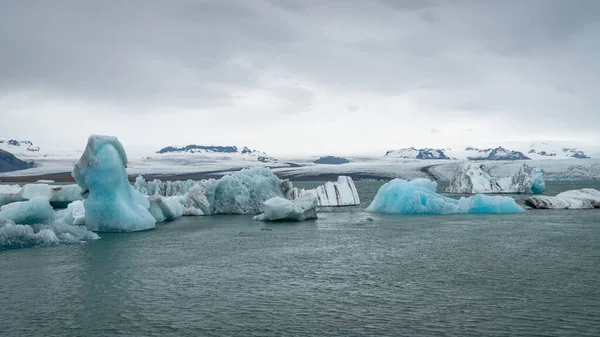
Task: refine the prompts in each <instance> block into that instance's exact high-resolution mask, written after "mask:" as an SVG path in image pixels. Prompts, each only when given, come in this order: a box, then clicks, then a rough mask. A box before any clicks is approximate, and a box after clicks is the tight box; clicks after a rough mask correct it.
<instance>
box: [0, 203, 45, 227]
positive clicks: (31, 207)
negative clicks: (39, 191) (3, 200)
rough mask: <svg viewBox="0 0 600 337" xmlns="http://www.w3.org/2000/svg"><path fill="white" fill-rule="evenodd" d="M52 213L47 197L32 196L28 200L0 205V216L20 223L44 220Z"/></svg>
mask: <svg viewBox="0 0 600 337" xmlns="http://www.w3.org/2000/svg"><path fill="white" fill-rule="evenodd" d="M53 214H54V210H53V209H52V206H50V203H49V202H48V199H46V198H44V197H34V198H32V199H31V200H28V201H18V202H13V203H11V204H8V205H4V206H2V207H0V218H3V219H8V220H12V221H14V222H15V223H17V224H20V225H27V224H35V223H41V222H44V221H46V220H48V219H50V217H52V215H53Z"/></svg>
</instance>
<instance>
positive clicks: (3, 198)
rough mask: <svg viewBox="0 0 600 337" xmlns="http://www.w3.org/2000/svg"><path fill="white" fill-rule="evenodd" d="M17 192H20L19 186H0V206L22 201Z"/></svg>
mask: <svg viewBox="0 0 600 337" xmlns="http://www.w3.org/2000/svg"><path fill="white" fill-rule="evenodd" d="M19 192H21V186H19V185H0V206H4V205H7V204H10V203H12V202H16V201H23V199H21V197H20V196H19Z"/></svg>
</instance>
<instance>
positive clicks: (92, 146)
mask: <svg viewBox="0 0 600 337" xmlns="http://www.w3.org/2000/svg"><path fill="white" fill-rule="evenodd" d="M126 165H127V156H126V154H125V150H124V149H123V146H122V145H121V143H120V142H119V140H118V139H117V138H116V137H109V136H97V135H92V136H90V137H89V139H88V144H87V146H86V148H85V151H84V153H83V155H82V156H81V158H80V159H79V162H78V163H77V164H76V165H75V167H74V168H73V172H72V176H73V178H75V181H76V182H77V184H78V185H79V186H80V187H81V189H82V192H81V193H82V195H83V196H84V198H86V200H85V201H84V207H85V224H86V226H87V227H88V228H89V229H91V230H94V231H122V232H129V231H140V230H146V229H151V228H154V226H155V223H156V221H155V220H154V217H153V216H152V214H150V212H149V211H148V208H150V203H149V202H148V199H146V197H145V196H143V195H142V194H140V193H139V192H138V191H136V190H135V189H134V188H133V187H132V186H131V185H130V184H129V181H128V180H127V173H126V171H125V166H126Z"/></svg>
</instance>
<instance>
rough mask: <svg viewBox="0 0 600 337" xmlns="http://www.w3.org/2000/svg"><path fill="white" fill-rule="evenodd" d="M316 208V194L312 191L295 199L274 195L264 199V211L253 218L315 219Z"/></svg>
mask: <svg viewBox="0 0 600 337" xmlns="http://www.w3.org/2000/svg"><path fill="white" fill-rule="evenodd" d="M316 208H317V196H316V195H315V194H312V193H307V194H305V195H303V196H301V197H299V198H297V199H295V200H288V199H285V198H281V197H275V198H271V199H269V200H267V201H265V212H264V213H262V214H259V215H257V216H255V217H254V218H253V219H254V220H260V221H277V220H290V221H302V220H307V219H316V218H317V212H316Z"/></svg>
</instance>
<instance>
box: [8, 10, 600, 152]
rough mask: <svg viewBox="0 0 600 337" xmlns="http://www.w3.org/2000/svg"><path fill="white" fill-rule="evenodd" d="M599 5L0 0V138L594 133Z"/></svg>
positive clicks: (290, 147) (281, 142)
mask: <svg viewBox="0 0 600 337" xmlns="http://www.w3.org/2000/svg"><path fill="white" fill-rule="evenodd" d="M599 20H600V2H597V1H586V0H576V1H572V2H567V1H562V0H524V1H513V0H509V1H501V2H498V1H475V0H457V1H433V0H432V1H426V0H423V1H402V0H379V1H359V0H332V1H316V0H314V1H312V0H309V1H299V0H298V1H292V0H271V1H265V0H256V1H233V0H232V1H209V0H206V1H191V0H175V1H169V2H165V1H142V0H129V1H104V2H87V1H77V0H59V1H41V0H40V1H35V0H30V1H16V0H14V1H11V0H9V1H4V2H2V4H0V45H1V46H2V52H0V111H1V114H2V123H0V135H2V136H7V137H15V138H30V139H33V140H35V141H37V142H38V143H42V144H43V143H49V142H51V143H54V144H62V145H65V144H73V143H74V144H81V146H83V144H84V143H85V138H86V137H87V135H88V134H90V133H106V134H113V135H116V136H119V137H120V138H121V139H122V140H123V141H124V143H125V144H126V145H127V144H130V145H131V146H148V147H161V146H164V145H169V144H184V143H202V144H223V145H226V144H237V145H248V146H252V147H256V148H260V149H261V150H264V151H267V152H272V153H326V152H336V153H372V152H380V151H382V150H384V149H387V148H396V147H405V146H413V145H414V146H447V145H452V144H465V143H470V144H478V143H493V142H496V141H504V140H513V141H519V140H525V141H526V140H539V139H556V140H573V141H575V140H585V141H594V142H598V141H600V137H599V136H598V132H597V130H598V127H599V126H600V122H598V121H599V120H600V119H599V118H597V117H596V115H597V111H596V110H597V107H596V99H595V98H596V96H597V93H598V92H600V85H599V81H600V80H599V78H600V76H599V75H600V66H599V65H598V62H597V60H598V59H599V57H600V45H599V44H598V43H597V41H600V21H599ZM65 128H67V129H68V130H69V132H61V131H59V130H61V129H65ZM74 146H75V147H77V145H74Z"/></svg>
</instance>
